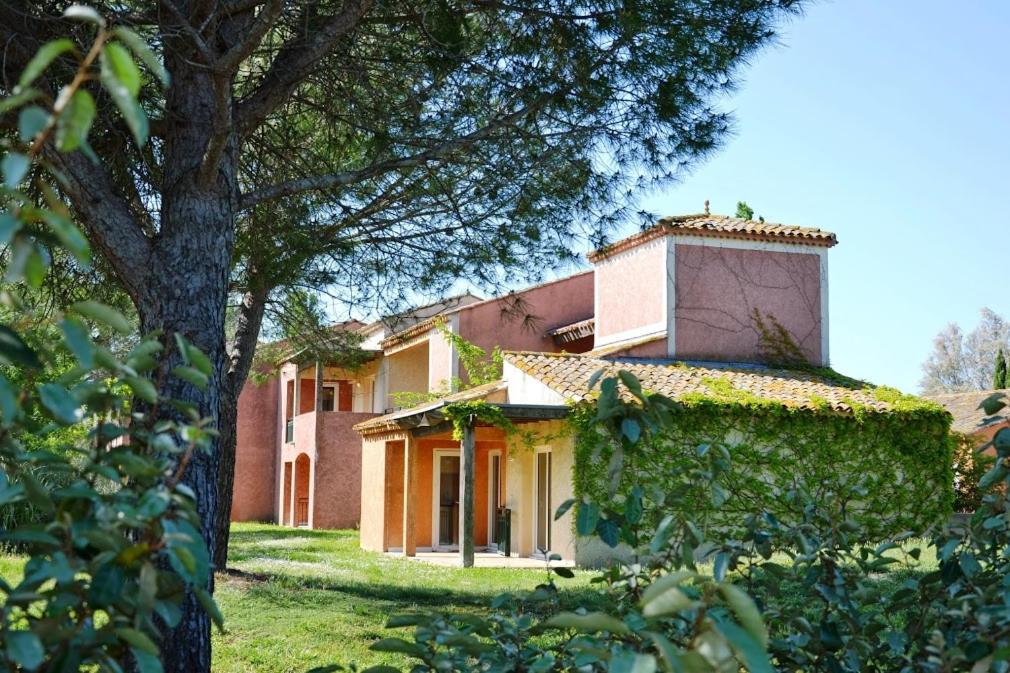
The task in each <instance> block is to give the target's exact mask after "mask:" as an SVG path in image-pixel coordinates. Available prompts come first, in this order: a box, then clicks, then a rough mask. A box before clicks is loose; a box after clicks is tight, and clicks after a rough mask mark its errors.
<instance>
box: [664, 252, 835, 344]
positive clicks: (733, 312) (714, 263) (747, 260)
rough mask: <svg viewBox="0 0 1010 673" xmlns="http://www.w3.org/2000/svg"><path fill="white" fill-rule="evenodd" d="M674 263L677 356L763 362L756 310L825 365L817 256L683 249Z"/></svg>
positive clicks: (796, 253)
mask: <svg viewBox="0 0 1010 673" xmlns="http://www.w3.org/2000/svg"><path fill="white" fill-rule="evenodd" d="M675 260H676V261H675V277H676V283H675V288H676V309H675V311H676V323H675V325H676V327H675V339H676V355H677V357H679V358H687V359H714V360H739V361H760V360H761V355H762V353H761V351H760V348H759V331H758V329H757V327H756V326H755V321H754V309H758V310H759V311H760V312H761V314H762V315H765V316H767V315H771V316H774V317H775V319H777V320H778V321H779V323H781V324H782V325H783V326H784V327H785V328H786V329H787V330H788V331H789V333H790V334H791V335H792V338H793V340H794V341H795V342H796V343H797V344H798V345H799V346H800V347H801V348H802V350H803V352H804V353H805V354H806V356H807V357H808V359H809V360H810V361H811V362H813V363H817V364H821V363H822V356H821V287H820V258H819V257H818V256H817V255H816V254H812V253H801V252H795V253H792V252H790V253H786V252H774V251H767V250H741V249H734V248H719V247H709V246H702V245H685V244H678V245H677V246H676V248H675Z"/></svg>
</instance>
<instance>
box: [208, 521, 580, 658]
mask: <svg viewBox="0 0 1010 673" xmlns="http://www.w3.org/2000/svg"><path fill="white" fill-rule="evenodd" d="M229 566H230V567H231V568H234V569H237V570H240V571H242V572H244V573H248V574H249V575H248V576H235V575H218V580H217V582H218V584H217V590H216V597H217V600H218V602H219V603H220V605H221V608H222V610H223V611H224V615H225V622H226V633H225V634H224V635H219V636H217V638H216V640H215V642H214V670H215V672H216V673H233V672H234V673H238V672H239V671H242V672H243V673H245V672H248V671H267V672H275V671H276V672H280V671H305V670H307V669H309V668H312V667H313V666H320V665H323V664H329V663H342V664H350V663H351V662H357V663H358V664H359V665H360V666H370V665H373V664H377V663H391V664H398V665H403V664H406V659H403V658H400V657H399V656H398V655H391V654H383V653H377V652H370V651H369V650H368V646H369V645H370V644H371V643H372V642H374V641H375V640H377V639H379V638H382V637H386V636H388V635H396V634H397V632H399V633H401V634H405V635H409V634H410V631H409V630H405V631H400V630H397V631H396V632H394V631H386V629H385V628H384V624H385V622H386V619H387V618H388V617H389V616H390V615H392V614H397V613H401V612H409V611H412V610H433V609H434V610H447V611H472V610H482V609H484V608H486V606H487V605H488V603H489V601H490V600H491V598H493V597H494V596H495V595H497V594H499V593H502V592H503V591H510V590H526V589H532V588H533V587H535V586H536V585H537V584H539V583H540V582H542V581H543V580H544V579H545V577H546V573H545V572H544V571H540V570H527V569H502V568H468V569H465V570H464V569H462V568H445V567H437V566H431V565H427V564H423V563H418V562H416V561H406V560H403V559H397V558H390V557H387V556H385V555H382V554H375V553H371V552H365V551H361V550H360V549H359V548H358V534H357V531H310V530H300V529H292V528H282V527H278V526H272V525H266V524H235V525H234V526H233V527H232V538H231V551H230V559H229ZM590 577H591V574H590V573H584V572H578V573H576V578H575V579H572V580H560V581H559V586H560V587H561V588H562V589H567V590H570V591H573V592H578V591H579V590H580V589H585V587H586V586H587V585H588V581H589V578H590Z"/></svg>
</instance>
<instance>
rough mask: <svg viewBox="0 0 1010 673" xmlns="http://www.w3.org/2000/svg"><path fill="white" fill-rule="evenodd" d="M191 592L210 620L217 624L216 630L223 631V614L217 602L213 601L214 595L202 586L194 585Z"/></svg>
mask: <svg viewBox="0 0 1010 673" xmlns="http://www.w3.org/2000/svg"><path fill="white" fill-rule="evenodd" d="M193 593H195V594H196V597H197V599H199V601H200V605H202V606H203V609H204V612H206V613H207V615H208V616H209V617H210V619H211V621H212V622H214V625H215V626H217V629H218V631H220V632H221V633H224V615H223V614H222V613H221V608H220V607H218V604H217V602H215V601H214V597H213V596H211V595H210V593H208V592H207V590H206V589H203V588H202V587H194V588H193Z"/></svg>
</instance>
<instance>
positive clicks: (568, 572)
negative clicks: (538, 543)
mask: <svg viewBox="0 0 1010 673" xmlns="http://www.w3.org/2000/svg"><path fill="white" fill-rule="evenodd" d="M551 570H553V571H554V573H555V574H556V575H557V576H558V577H564V578H565V579H569V580H570V579H572V578H573V577H575V573H573V572H572V569H571V568H566V567H564V566H554V567H552V568H551Z"/></svg>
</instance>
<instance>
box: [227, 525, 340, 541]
mask: <svg viewBox="0 0 1010 673" xmlns="http://www.w3.org/2000/svg"><path fill="white" fill-rule="evenodd" d="M266 526H267V524H264V528H263V529H262V530H235V529H232V531H231V534H230V535H229V544H240V545H241V544H256V543H257V542H269V541H270V540H277V539H282V540H283V539H290V538H309V539H313V540H328V541H331V542H335V541H337V540H342V539H344V538H352V537H356V536H357V535H358V531H356V530H321V529H315V530H314V529H312V528H291V527H290V526H273V525H271V526H270V527H266Z"/></svg>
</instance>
